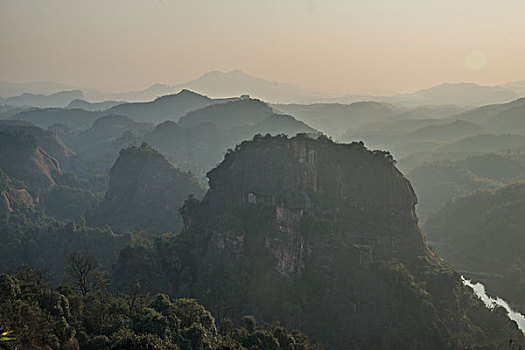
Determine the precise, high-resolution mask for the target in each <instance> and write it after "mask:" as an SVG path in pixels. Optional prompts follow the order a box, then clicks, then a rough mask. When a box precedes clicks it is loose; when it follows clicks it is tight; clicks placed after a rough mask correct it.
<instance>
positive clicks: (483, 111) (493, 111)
mask: <svg viewBox="0 0 525 350" xmlns="http://www.w3.org/2000/svg"><path fill="white" fill-rule="evenodd" d="M516 107H525V98H519V99H517V100H514V101H511V102H508V103H500V104H490V105H486V106H482V107H479V108H474V109H471V110H468V111H465V112H463V113H461V114H456V115H453V116H451V118H455V119H463V120H468V121H472V122H478V123H481V122H484V121H486V120H487V119H489V118H491V117H494V116H495V115H497V114H499V113H502V112H504V111H507V110H510V109H513V108H516Z"/></svg>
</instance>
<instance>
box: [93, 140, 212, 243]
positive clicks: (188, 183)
mask: <svg viewBox="0 0 525 350" xmlns="http://www.w3.org/2000/svg"><path fill="white" fill-rule="evenodd" d="M203 193H204V189H203V188H202V187H201V186H200V185H199V183H198V182H197V180H195V178H193V177H192V176H191V175H189V174H186V173H182V172H181V171H179V170H178V169H176V168H175V167H174V166H173V164H171V163H170V162H169V161H168V160H166V158H165V157H164V156H163V155H162V154H160V153H158V152H157V151H155V150H153V149H151V148H150V147H149V146H148V145H145V144H143V145H142V146H137V147H129V148H127V149H123V150H122V151H121V152H120V156H119V158H118V159H117V161H116V162H115V164H114V165H113V167H112V168H111V170H110V183H109V190H108V191H107V192H106V196H105V199H104V202H103V203H102V207H101V208H100V210H98V212H97V213H96V214H95V215H94V217H93V220H94V221H95V222H96V223H98V224H108V225H110V226H111V227H112V228H113V229H114V230H117V231H123V230H147V231H150V232H154V233H162V232H167V231H173V232H177V231H179V230H180V228H181V226H182V220H181V219H180V216H179V215H178V209H179V208H180V207H181V206H182V204H183V203H184V200H185V199H186V198H188V195H190V194H193V195H195V197H197V198H201V197H202V195H203Z"/></svg>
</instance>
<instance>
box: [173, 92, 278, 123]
mask: <svg viewBox="0 0 525 350" xmlns="http://www.w3.org/2000/svg"><path fill="white" fill-rule="evenodd" d="M273 114H274V112H273V110H272V109H271V108H270V106H268V105H267V104H266V103H264V102H262V101H259V100H255V99H244V100H239V101H232V102H227V103H220V104H214V105H211V106H208V107H206V108H202V109H198V110H194V111H191V112H188V113H187V114H186V115H184V116H183V117H181V118H180V120H179V125H180V126H182V127H190V126H195V125H198V124H200V123H205V122H211V123H214V124H215V125H217V126H218V127H219V128H222V129H232V128H235V127H238V126H241V125H246V124H248V125H253V124H255V123H259V122H261V121H263V120H264V119H266V118H268V117H270V116H271V115H273Z"/></svg>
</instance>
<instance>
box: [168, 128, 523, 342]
mask: <svg viewBox="0 0 525 350" xmlns="http://www.w3.org/2000/svg"><path fill="white" fill-rule="evenodd" d="M394 163H395V162H394V160H393V159H392V157H391V155H390V154H389V153H388V152H384V151H369V150H367V149H366V148H365V147H364V146H363V144H362V143H352V144H337V143H334V142H332V141H331V140H329V139H327V138H326V137H320V138H317V139H311V138H309V137H307V136H305V135H298V136H296V137H293V138H291V139H289V138H288V137H286V136H276V137H272V136H269V135H268V136H264V137H263V136H256V137H255V138H254V139H253V141H249V142H243V143H242V144H240V145H239V146H238V147H237V148H236V149H235V150H233V151H230V152H228V153H227V154H226V156H225V159H224V161H223V162H222V163H221V164H220V165H219V166H218V167H217V168H215V169H214V170H212V171H210V172H209V173H208V174H207V175H208V178H209V184H210V189H209V191H208V192H207V194H206V196H205V197H204V199H203V200H202V201H201V202H198V201H195V200H192V201H190V200H188V201H186V203H185V206H184V207H183V208H182V209H181V214H183V216H184V222H185V224H186V227H185V230H184V232H183V233H182V234H181V235H180V236H176V237H175V238H174V242H173V243H170V244H169V245H166V248H165V249H168V248H169V247H172V248H173V247H174V249H175V251H176V253H175V252H174V253H171V255H172V259H176V260H177V261H180V264H179V265H178V267H175V268H174V269H173V270H171V272H169V273H166V276H167V277H166V278H167V279H169V280H170V283H171V285H173V286H175V293H176V294H178V295H184V296H186V295H190V296H192V297H196V298H198V300H200V301H201V302H203V303H204V304H205V305H207V306H208V307H209V308H210V309H211V310H213V312H214V313H215V315H217V317H218V318H221V317H232V318H234V319H239V318H240V317H241V316H242V315H245V314H253V315H255V316H256V317H257V318H258V319H260V320H261V321H263V322H264V321H268V320H273V319H278V320H280V321H281V322H282V323H283V324H285V325H287V326H290V327H293V328H297V329H300V330H302V331H305V332H306V333H307V334H310V335H311V336H312V337H313V338H314V339H316V340H320V341H322V342H323V343H324V344H325V346H326V347H327V348H328V349H353V348H355V349H362V348H384V349H392V348H411V347H413V348H435V349H445V348H448V349H454V348H457V347H461V345H460V344H459V343H454V342H455V341H456V340H455V339H462V337H464V336H466V335H465V333H464V332H463V331H462V330H463V329H468V327H471V325H474V324H475V325H476V327H479V329H483V332H484V333H483V334H484V335H483V336H481V337H479V338H477V340H475V342H480V343H481V344H487V342H492V339H494V338H499V337H502V335H501V334H496V335H491V336H486V335H488V334H489V333H490V332H492V331H493V328H492V326H490V324H491V322H503V323H505V322H506V321H504V320H502V319H498V320H497V321H496V320H495V318H492V317H493V316H491V314H490V311H488V310H486V309H484V306H483V304H482V303H480V302H477V301H476V300H477V299H476V298H475V296H474V295H473V294H472V291H469V290H466V289H465V287H463V285H462V284H461V280H460V276H459V274H457V273H455V272H453V271H451V270H447V269H446V268H443V267H441V266H440V265H439V264H438V263H437V262H436V259H435V257H434V254H433V253H431V252H430V251H429V250H428V249H427V246H426V244H425V237H424V235H423V233H422V231H421V230H420V229H419V227H418V221H417V217H416V215H415V213H414V209H415V205H416V203H417V197H416V195H415V193H414V190H413V189H412V186H411V185H410V182H409V181H408V180H407V179H406V178H405V177H404V176H403V174H401V173H400V172H399V170H397V169H396V167H395V164H394ZM480 315H483V316H480ZM495 317H496V318H497V317H499V316H495ZM503 323H501V324H503ZM465 327H467V328H465ZM501 329H503V328H501ZM507 330H508V331H509V332H514V331H515V329H514V328H512V327H509V328H508V329H507ZM509 334H510V333H509ZM515 334H519V333H515ZM476 337H477V336H476ZM414 344H415V345H414Z"/></svg>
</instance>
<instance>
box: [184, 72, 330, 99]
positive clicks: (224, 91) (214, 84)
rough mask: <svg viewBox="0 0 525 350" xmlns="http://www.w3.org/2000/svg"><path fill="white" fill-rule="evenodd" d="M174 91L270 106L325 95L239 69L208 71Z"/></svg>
mask: <svg viewBox="0 0 525 350" xmlns="http://www.w3.org/2000/svg"><path fill="white" fill-rule="evenodd" d="M174 89H175V90H180V89H190V90H193V91H197V92H199V93H201V94H205V95H208V96H211V97H214V98H220V97H227V96H241V95H245V94H248V95H250V96H253V97H255V98H258V99H261V100H264V101H268V102H272V103H277V102H288V103H290V102H295V103H311V102H313V101H315V100H316V99H317V98H319V97H322V96H323V95H325V94H323V93H320V92H315V91H311V90H307V89H303V88H300V87H298V86H296V85H293V84H286V83H279V82H275V81H269V80H265V79H261V78H256V77H253V76H251V75H248V74H246V73H244V72H243V71H240V70H233V71H230V72H217V71H213V72H208V73H206V74H204V75H203V76H201V77H200V78H198V79H195V80H192V81H189V82H187V83H184V84H179V85H176V86H174Z"/></svg>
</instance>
